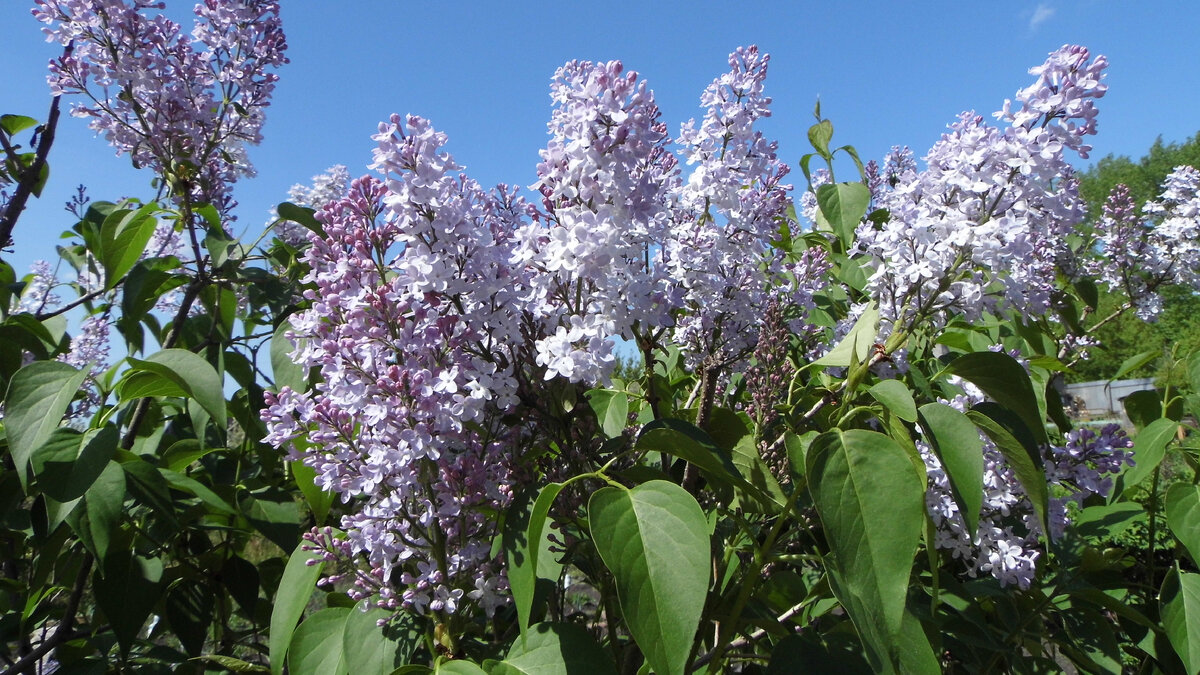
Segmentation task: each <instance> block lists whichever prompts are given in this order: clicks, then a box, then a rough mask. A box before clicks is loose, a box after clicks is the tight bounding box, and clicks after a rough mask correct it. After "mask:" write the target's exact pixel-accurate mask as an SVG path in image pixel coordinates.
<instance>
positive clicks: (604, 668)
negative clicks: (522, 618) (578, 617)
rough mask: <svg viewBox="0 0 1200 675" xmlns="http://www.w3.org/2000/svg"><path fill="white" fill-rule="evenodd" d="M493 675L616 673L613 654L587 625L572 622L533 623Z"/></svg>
mask: <svg viewBox="0 0 1200 675" xmlns="http://www.w3.org/2000/svg"><path fill="white" fill-rule="evenodd" d="M490 673H491V675H557V674H558V673H570V675H592V674H595V675H609V674H611V675H616V673H617V669H616V667H615V666H614V665H613V662H612V657H611V656H610V655H609V653H608V652H607V651H605V649H604V648H603V647H601V646H600V644H599V643H597V642H596V640H595V638H593V637H592V636H591V634H590V633H588V632H587V630H586V629H585V628H583V627H582V626H579V625H577V624H569V623H539V624H537V625H536V626H530V628H529V631H528V634H527V635H526V637H525V639H524V640H517V641H516V642H515V643H513V646H512V649H510V650H509V652H508V656H507V657H506V658H505V659H504V660H503V661H501V662H500V663H499V664H497V665H496V666H493V667H492V669H491V671H490Z"/></svg>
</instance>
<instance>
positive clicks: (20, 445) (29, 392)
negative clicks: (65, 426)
mask: <svg viewBox="0 0 1200 675" xmlns="http://www.w3.org/2000/svg"><path fill="white" fill-rule="evenodd" d="M87 375H88V374H87V371H84V370H78V369H75V368H72V367H71V366H68V365H67V364H65V363H60V362H58V361H35V362H33V363H31V364H29V365H27V366H25V367H24V368H22V369H20V370H18V371H17V372H16V374H15V375H13V377H12V380H11V381H10V382H9V383H8V395H7V396H6V397H5V400H4V429H5V431H6V432H7V434H8V450H9V452H10V453H12V460H13V464H14V465H16V468H17V477H18V478H20V479H21V487H23V488H25V487H28V484H29V458H30V457H32V456H33V452H34V451H35V450H37V449H38V448H39V447H40V446H41V445H42V444H43V443H45V442H46V441H48V440H50V435H51V434H52V433H54V430H55V429H57V428H58V427H59V425H60V424H61V423H62V417H63V414H64V413H66V412H67V406H69V405H70V404H71V399H73V398H75V394H78V393H79V388H80V387H81V386H82V385H83V381H84V380H85V379H87Z"/></svg>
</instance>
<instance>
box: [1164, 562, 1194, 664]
mask: <svg viewBox="0 0 1200 675" xmlns="http://www.w3.org/2000/svg"><path fill="white" fill-rule="evenodd" d="M1158 603H1159V613H1160V616H1161V617H1162V625H1163V630H1164V631H1165V632H1166V634H1167V639H1168V640H1170V641H1171V646H1172V647H1174V648H1175V653H1176V654H1178V655H1179V658H1180V659H1181V660H1182V661H1183V663H1184V665H1185V666H1186V667H1187V670H1188V672H1189V673H1195V672H1200V574H1194V573H1191V572H1179V571H1177V570H1174V569H1172V570H1171V571H1170V572H1168V573H1167V578H1166V579H1165V580H1163V585H1162V590H1161V591H1160V592H1159V596H1158Z"/></svg>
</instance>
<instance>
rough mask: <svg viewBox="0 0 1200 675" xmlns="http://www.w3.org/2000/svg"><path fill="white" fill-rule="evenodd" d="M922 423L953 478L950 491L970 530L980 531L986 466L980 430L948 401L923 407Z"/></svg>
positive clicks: (935, 451)
mask: <svg viewBox="0 0 1200 675" xmlns="http://www.w3.org/2000/svg"><path fill="white" fill-rule="evenodd" d="M921 426H922V427H923V428H924V429H925V433H926V434H928V435H929V445H930V447H931V448H933V453H934V454H935V455H937V457H938V460H939V461H941V463H942V468H943V469H945V471H946V477H947V478H948V479H949V480H950V491H951V493H952V494H953V496H954V501H955V503H956V504H958V509H959V513H961V514H962V516H963V519H964V520H965V521H966V524H967V532H976V531H978V530H979V512H980V510H982V508H983V465H984V462H983V441H982V440H980V438H979V429H978V428H976V427H975V425H974V424H972V423H971V420H970V419H969V418H967V416H966V415H964V414H962V413H960V412H959V411H957V410H955V409H954V408H951V407H950V406H948V405H946V404H944V403H928V404H926V405H923V406H921Z"/></svg>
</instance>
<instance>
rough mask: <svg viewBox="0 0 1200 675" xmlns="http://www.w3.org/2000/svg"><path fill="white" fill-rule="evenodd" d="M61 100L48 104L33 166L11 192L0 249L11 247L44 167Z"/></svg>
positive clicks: (70, 47) (2, 223)
mask: <svg viewBox="0 0 1200 675" xmlns="http://www.w3.org/2000/svg"><path fill="white" fill-rule="evenodd" d="M74 49H75V46H74V44H68V45H67V46H66V48H64V49H63V55H62V58H63V59H67V58H70V56H71V52H72V51H74ZM61 98H62V96H55V97H54V99H53V100H52V101H51V102H50V114H49V115H47V117H46V123H45V124H44V125H42V131H41V138H39V139H38V146H37V151H36V154H35V155H34V158H33V164H30V165H29V168H28V169H26V170H25V171H22V172H21V175H20V178H19V179H18V181H17V187H16V190H15V191H14V192H13V196H12V199H11V200H10V201H9V202H8V208H6V209H5V210H4V217H3V218H0V249H2V248H7V247H8V246H9V245H11V243H12V233H13V228H15V227H16V226H17V218H19V217H20V216H21V212H23V211H24V210H25V202H27V201H29V195H31V194H33V187H34V185H35V184H36V183H37V179H38V176H39V175H40V174H41V173H42V169H43V168H45V166H46V157H47V156H48V155H49V154H50V147H51V146H52V145H54V131H55V130H56V129H57V128H58V117H59V109H58V104H59V100H60V99H61Z"/></svg>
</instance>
